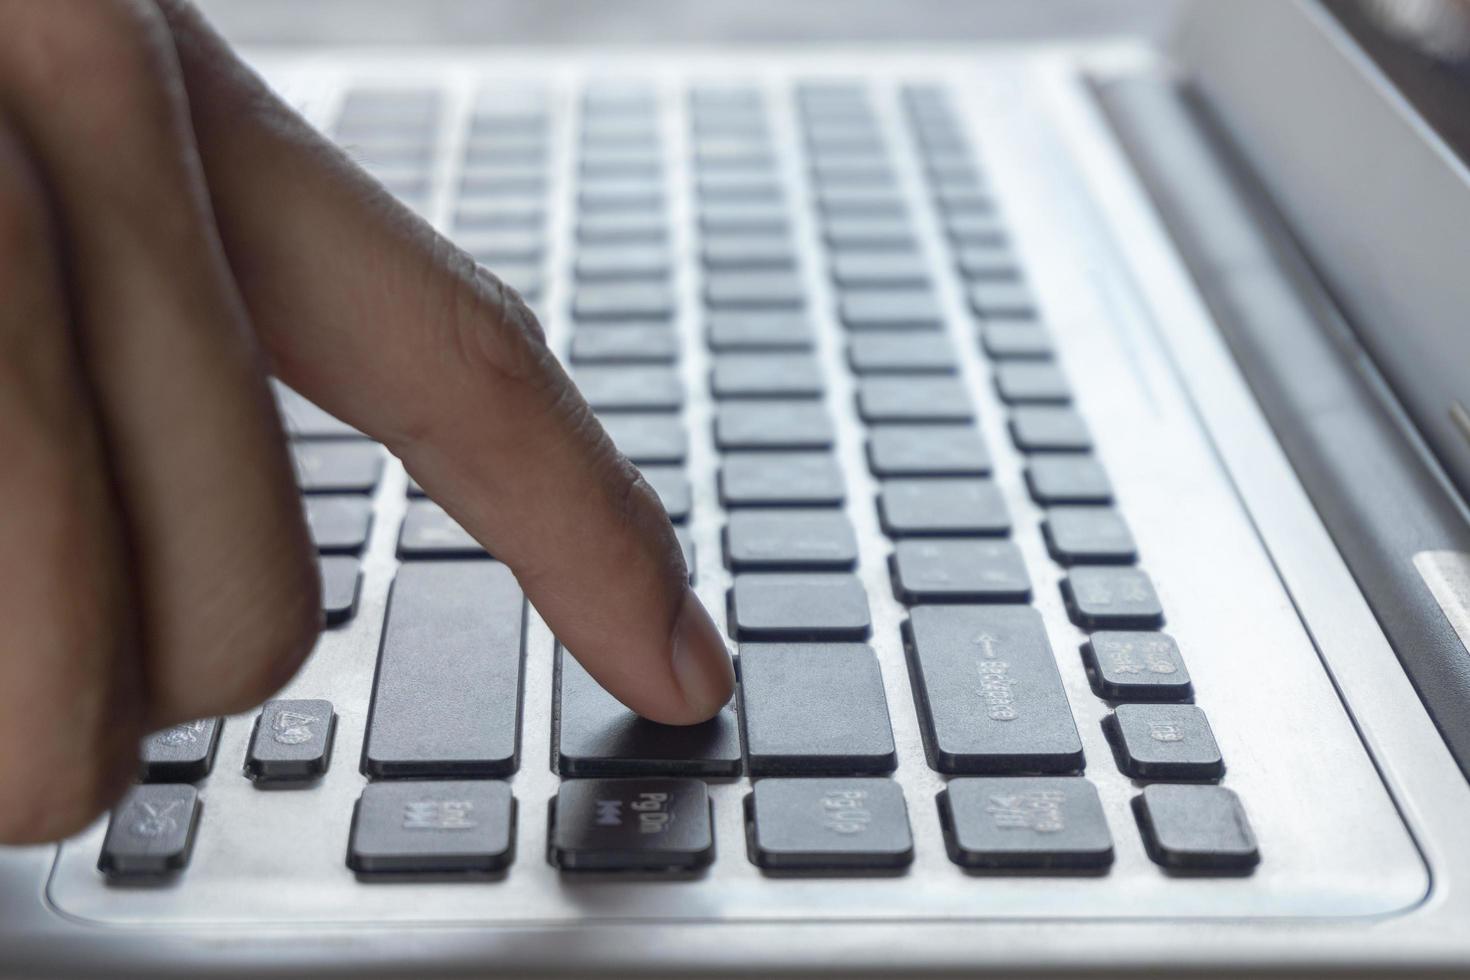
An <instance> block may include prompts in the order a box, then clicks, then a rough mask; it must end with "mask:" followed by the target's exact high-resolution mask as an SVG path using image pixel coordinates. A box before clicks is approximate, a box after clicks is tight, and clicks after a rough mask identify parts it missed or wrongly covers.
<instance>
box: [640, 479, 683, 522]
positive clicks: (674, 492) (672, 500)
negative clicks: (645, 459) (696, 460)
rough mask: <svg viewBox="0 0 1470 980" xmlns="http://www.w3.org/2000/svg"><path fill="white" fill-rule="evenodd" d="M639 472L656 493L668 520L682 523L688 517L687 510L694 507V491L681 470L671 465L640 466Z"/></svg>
mask: <svg viewBox="0 0 1470 980" xmlns="http://www.w3.org/2000/svg"><path fill="white" fill-rule="evenodd" d="M639 472H641V473H642V474H643V479H644V481H646V482H647V483H648V485H649V486H650V487H652V488H653V492H654V493H655V494H657V495H658V500H659V503H661V504H663V505H664V510H665V511H666V512H667V513H668V515H669V520H671V521H673V522H674V523H675V524H682V523H684V522H685V521H687V520H688V519H689V512H690V511H691V510H693V509H694V491H693V490H692V489H690V486H689V477H687V476H685V475H684V471H683V470H681V469H678V468H676V467H673V466H641V467H639Z"/></svg>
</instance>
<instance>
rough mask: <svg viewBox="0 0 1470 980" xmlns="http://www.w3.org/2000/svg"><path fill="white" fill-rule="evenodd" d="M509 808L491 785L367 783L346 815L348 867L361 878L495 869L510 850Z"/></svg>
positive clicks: (505, 795)
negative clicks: (349, 817)
mask: <svg viewBox="0 0 1470 980" xmlns="http://www.w3.org/2000/svg"><path fill="white" fill-rule="evenodd" d="M515 825H516V803H515V797H513V796H512V795H511V791H510V786H508V785H507V784H505V783H502V782H497V781H494V780H475V781H469V780H454V781H445V782H439V781H435V782H421V781H417V780H415V781H401V782H387V783H369V784H368V785H367V786H366V787H364V788H363V791H362V796H361V797H360V798H359V799H358V801H357V807H356V808H355V809H354V810H353V814H352V833H351V836H350V837H349V838H348V841H347V866H348V867H349V868H351V869H352V870H353V871H356V872H357V873H358V874H360V875H387V876H392V875H435V874H466V873H471V874H473V873H479V874H485V873H488V872H493V871H499V870H500V869H502V868H504V867H506V866H507V865H508V864H510V861H511V856H512V854H513V853H514V850H515Z"/></svg>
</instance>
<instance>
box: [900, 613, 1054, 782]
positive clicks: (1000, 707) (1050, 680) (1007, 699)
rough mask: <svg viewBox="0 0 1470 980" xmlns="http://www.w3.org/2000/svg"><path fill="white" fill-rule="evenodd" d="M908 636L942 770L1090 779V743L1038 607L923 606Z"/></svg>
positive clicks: (934, 755)
mask: <svg viewBox="0 0 1470 980" xmlns="http://www.w3.org/2000/svg"><path fill="white" fill-rule="evenodd" d="M904 635H905V641H906V643H907V646H908V654H909V660H910V664H911V667H912V675H913V677H914V679H915V681H916V691H915V699H916V700H917V701H918V707H919V714H920V717H921V719H922V721H923V724H924V730H925V736H926V739H927V741H928V747H929V750H930V760H931V763H932V764H933V766H934V767H935V768H936V769H937V770H939V771H940V772H946V773H982V774H1018V773H1072V772H1080V771H1081V769H1082V762H1083V757H1082V741H1081V739H1080V738H1079V737H1078V735H1077V726H1076V724H1075V723H1074V722H1073V721H1072V709H1071V706H1070V705H1069V704H1068V703H1067V694H1066V691H1065V690H1064V689H1063V688H1062V679H1061V675H1060V674H1059V673H1058V672H1057V665H1056V661H1055V659H1053V657H1052V652H1051V644H1050V643H1049V642H1047V638H1046V629H1045V627H1044V626H1043V625H1042V622H1041V615H1040V614H1039V613H1038V612H1037V611H1036V610H1035V609H1032V608H1031V607H1030V606H918V607H915V608H914V609H913V610H911V611H910V613H909V620H908V622H907V623H906V624H905V626H904Z"/></svg>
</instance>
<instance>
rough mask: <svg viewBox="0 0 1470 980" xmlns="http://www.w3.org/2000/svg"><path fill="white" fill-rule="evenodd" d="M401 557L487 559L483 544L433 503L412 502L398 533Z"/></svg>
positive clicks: (429, 501)
mask: <svg viewBox="0 0 1470 980" xmlns="http://www.w3.org/2000/svg"><path fill="white" fill-rule="evenodd" d="M398 557H399V558H402V559H405V560H409V559H414V558H488V557H490V556H489V555H488V554H487V553H486V551H485V549H484V548H483V547H482V546H481V545H480V542H478V541H476V540H475V539H474V538H472V537H470V533H469V532H468V531H466V530H465V529H464V528H463V527H461V526H460V525H459V522H458V521H456V520H455V519H454V518H452V517H450V516H449V515H448V514H446V513H445V512H444V508H443V507H440V506H439V505H438V504H436V503H434V502H433V501H432V500H410V501H409V502H408V511H407V512H406V513H405V515H404V518H403V526H402V527H401V528H400V529H399V531H398Z"/></svg>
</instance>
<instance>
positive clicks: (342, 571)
mask: <svg viewBox="0 0 1470 980" xmlns="http://www.w3.org/2000/svg"><path fill="white" fill-rule="evenodd" d="M317 567H318V569H319V570H320V572H321V577H322V617H323V619H325V620H326V624H327V625H328V626H336V625H338V624H340V623H345V622H347V621H348V620H349V619H351V618H352V617H353V615H354V614H355V613H356V612H357V594H358V590H359V589H360V587H361V585H362V572H361V570H360V569H359V568H358V566H357V559H356V558H354V557H353V556H351V555H326V556H324V557H322V558H318V559H317Z"/></svg>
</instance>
